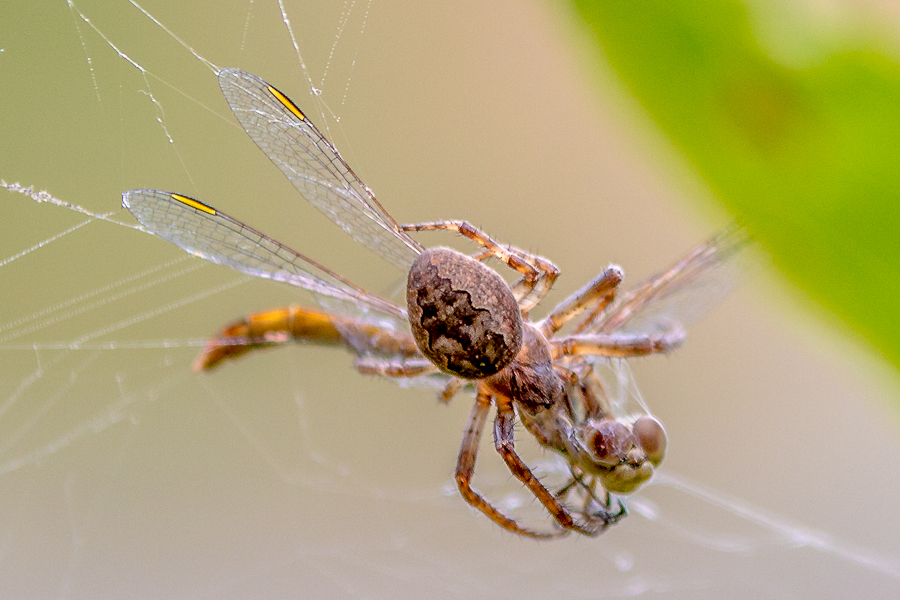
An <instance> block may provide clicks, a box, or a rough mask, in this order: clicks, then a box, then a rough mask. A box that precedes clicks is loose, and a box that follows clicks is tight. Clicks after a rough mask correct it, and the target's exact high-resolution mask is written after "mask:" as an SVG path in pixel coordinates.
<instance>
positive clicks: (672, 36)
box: [574, 0, 900, 366]
mask: <svg viewBox="0 0 900 600" xmlns="http://www.w3.org/2000/svg"><path fill="white" fill-rule="evenodd" d="M574 4H575V6H576V7H577V10H578V11H579V12H580V14H581V16H582V17H583V19H584V21H585V23H586V24H587V26H588V28H589V31H590V35H591V39H592V40H593V41H595V42H596V44H597V45H598V52H600V53H601V54H602V55H603V56H604V57H605V59H606V61H607V62H608V64H609V65H610V66H611V67H612V68H613V69H614V70H615V71H617V73H618V75H619V76H620V78H621V80H622V81H623V82H624V84H625V85H626V86H627V88H629V89H630V91H631V92H632V93H633V94H634V96H635V97H636V98H637V100H638V102H639V103H640V104H641V105H642V106H643V108H644V109H645V110H646V111H647V113H649V115H650V117H651V118H652V119H653V120H654V121H655V122H656V124H657V125H658V126H659V128H660V129H661V130H662V131H663V133H664V134H665V135H667V136H668V137H669V138H670V139H671V141H672V142H673V143H674V144H675V145H676V146H677V147H678V148H679V149H680V150H681V152H682V153H683V154H684V156H685V157H686V158H687V159H688V160H689V161H690V162H691V163H692V166H693V167H694V168H695V169H696V170H697V172H698V173H699V174H700V175H701V177H703V178H704V179H705V180H706V182H707V183H708V184H709V186H710V188H711V189H712V190H713V192H714V193H715V194H716V195H717V196H718V197H719V198H720V199H721V201H722V202H723V203H724V204H725V205H726V207H727V208H728V209H729V210H730V211H731V212H732V213H733V214H734V215H735V217H736V218H738V219H739V220H740V221H741V222H742V223H744V224H745V225H746V226H747V227H748V228H749V229H750V231H751V232H752V234H753V235H754V237H756V238H757V239H758V240H759V241H760V242H762V243H763V244H764V245H765V246H766V247H767V249H768V250H769V251H770V252H771V253H772V255H773V257H774V259H775V261H776V263H778V265H779V266H780V268H781V269H782V270H783V271H784V272H785V273H786V274H787V275H788V276H789V277H790V278H792V279H793V280H794V281H795V282H796V283H797V284H799V285H800V286H801V287H803V288H804V289H805V290H806V291H807V292H808V293H809V294H810V295H811V296H812V297H813V298H815V299H816V300H818V301H819V302H820V303H821V304H823V305H824V306H825V307H826V308H828V309H829V310H831V311H833V312H834V313H835V314H837V315H838V316H839V317H840V318H841V319H843V320H844V321H845V322H846V323H847V324H848V325H849V326H850V327H851V328H852V329H853V330H855V331H857V332H858V333H859V334H860V335H861V336H863V337H864V338H866V339H867V340H869V341H870V342H871V343H872V344H873V345H874V346H875V347H876V348H877V349H878V350H880V352H881V353H882V354H883V355H884V356H885V357H886V358H888V359H889V360H890V361H892V362H893V363H894V365H896V366H900V64H898V62H897V60H896V57H894V56H888V54H887V52H886V51H883V50H879V48H878V47H877V45H876V44H875V43H874V42H873V41H872V39H869V38H867V37H866V35H867V34H863V33H860V32H859V31H846V30H841V29H840V28H839V27H835V28H833V29H832V30H831V31H827V30H823V28H822V26H821V25H822V22H821V21H815V20H814V19H808V18H804V17H803V16H802V15H800V16H799V17H798V18H791V16H792V15H791V14H790V13H788V12H787V10H789V9H790V6H791V5H790V3H784V4H781V3H771V4H767V3H749V2H748V3H744V2H739V1H735V0H703V1H700V2H698V1H697V0H659V1H636V0H615V1H598V0H576V1H575V2H574ZM794 8H795V9H797V10H799V9H800V8H801V7H794ZM763 9H769V10H772V9H774V10H778V11H781V12H780V13H779V14H766V13H764V12H761V11H762V10H763ZM794 16H796V15H794ZM860 31H861V30H860Z"/></svg>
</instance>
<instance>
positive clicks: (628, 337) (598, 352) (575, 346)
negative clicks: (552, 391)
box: [550, 327, 685, 359]
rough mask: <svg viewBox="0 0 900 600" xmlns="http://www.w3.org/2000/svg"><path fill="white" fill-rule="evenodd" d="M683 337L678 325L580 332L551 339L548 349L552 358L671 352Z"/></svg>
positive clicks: (620, 356) (626, 355) (626, 356)
mask: <svg viewBox="0 0 900 600" xmlns="http://www.w3.org/2000/svg"><path fill="white" fill-rule="evenodd" d="M684 338H685V333H684V330H683V329H681V328H678V327H676V328H673V329H670V330H669V331H662V332H660V333H656V334H635V335H632V334H626V333H612V334H605V333H582V334H575V335H569V336H564V337H560V338H556V339H553V340H550V349H551V353H552V356H553V358H554V359H556V358H559V357H561V356H579V355H585V354H586V355H590V356H607V357H610V358H629V357H633V356H647V355H648V354H660V353H663V354H664V353H666V352H671V351H672V350H674V349H676V348H678V347H679V346H680V345H681V344H682V343H683V342H684Z"/></svg>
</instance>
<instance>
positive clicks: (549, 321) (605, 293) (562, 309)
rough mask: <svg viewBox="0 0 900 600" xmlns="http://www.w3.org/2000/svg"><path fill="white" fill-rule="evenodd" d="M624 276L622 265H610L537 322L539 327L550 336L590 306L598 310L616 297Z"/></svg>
mask: <svg viewBox="0 0 900 600" xmlns="http://www.w3.org/2000/svg"><path fill="white" fill-rule="evenodd" d="M624 278H625V274H624V273H623V272H622V268H621V267H619V266H617V265H610V266H609V267H607V268H606V269H605V270H604V271H603V272H602V273H600V274H599V275H597V276H596V277H595V278H594V279H593V280H591V281H589V282H588V283H587V285H585V286H584V287H583V288H581V289H580V290H578V291H577V292H575V293H574V294H572V295H571V296H569V297H568V298H566V299H565V300H563V301H562V302H560V303H559V304H557V305H556V307H555V308H554V309H553V310H552V311H551V312H550V314H549V315H547V316H546V317H545V318H544V319H542V320H541V321H540V322H539V323H538V324H537V326H538V329H540V330H541V333H543V334H544V335H545V336H547V337H550V336H551V335H553V334H554V333H556V332H557V331H559V330H560V329H561V328H562V327H563V326H564V325H565V324H566V323H568V322H569V321H570V320H572V319H574V318H575V317H577V316H578V315H579V314H581V313H582V312H584V311H585V310H586V309H588V308H589V307H591V306H595V309H594V310H595V311H596V310H597V309H598V307H605V306H607V305H608V304H609V303H610V302H612V300H613V298H615V294H616V289H617V288H618V287H619V284H620V283H622V279H624ZM599 309H600V310H602V308H599ZM592 314H593V313H592ZM588 320H590V319H588Z"/></svg>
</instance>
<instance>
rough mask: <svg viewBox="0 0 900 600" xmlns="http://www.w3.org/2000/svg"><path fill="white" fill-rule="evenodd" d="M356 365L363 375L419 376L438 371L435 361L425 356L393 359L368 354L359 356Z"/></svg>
mask: <svg viewBox="0 0 900 600" xmlns="http://www.w3.org/2000/svg"><path fill="white" fill-rule="evenodd" d="M354 366H355V367H356V370H357V371H359V372H360V373H362V374H363V375H382V376H384V377H417V376H419V375H428V374H431V373H437V371H438V370H437V367H435V366H434V363H433V362H431V361H430V360H428V359H425V358H402V359H400V360H392V359H384V358H373V357H369V356H366V357H360V358H357V359H356V362H355V363H354Z"/></svg>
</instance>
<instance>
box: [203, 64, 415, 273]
mask: <svg viewBox="0 0 900 600" xmlns="http://www.w3.org/2000/svg"><path fill="white" fill-rule="evenodd" d="M219 86H220V87H221V88H222V93H223V94H224V95H225V99H226V100H227V101H228V104H229V106H231V110H232V111H233V112H234V115H235V116H236V117H237V120H238V121H239V122H240V123H241V126H243V128H244V130H245V131H246V132H247V135H249V136H250V138H251V139H252V140H253V141H254V142H256V145H257V146H259V148H260V149H261V150H262V151H263V152H264V153H265V155H266V156H268V157H269V159H270V160H271V161H272V162H273V163H275V165H276V166H278V168H279V169H281V172H282V173H284V174H285V175H286V176H287V178H288V179H289V180H290V181H291V183H292V184H294V187H295V188H297V191H298V192H300V194H302V195H303V197H304V198H306V199H307V200H308V201H309V202H310V203H312V204H313V206H315V207H316V208H318V209H319V210H321V211H322V212H323V213H325V214H326V215H327V216H328V218H329V219H331V220H332V221H334V222H335V223H337V224H338V225H339V226H340V227H341V229H343V230H344V231H346V232H347V233H349V234H350V235H351V236H352V237H353V239H355V240H356V241H358V242H360V243H361V244H363V245H364V246H366V247H367V248H369V249H370V250H372V251H373V252H375V253H376V254H379V255H380V256H382V257H383V258H385V259H386V260H388V261H389V262H391V263H393V264H395V265H397V266H398V267H400V268H401V269H403V270H404V271H407V270H409V266H410V265H411V264H412V261H413V260H415V258H416V255H417V254H419V253H420V252H422V246H421V245H420V244H419V243H418V242H416V241H415V240H414V239H412V238H411V237H410V236H409V235H408V234H407V233H406V232H404V231H402V230H401V229H400V228H399V227H398V226H397V223H396V221H394V219H393V218H392V217H391V216H390V215H389V214H388V213H387V212H386V211H385V210H384V208H382V206H381V205H380V204H379V203H378V201H377V200H376V199H375V196H374V194H373V193H372V191H371V190H370V189H369V188H367V187H366V186H365V184H363V182H362V181H360V179H359V177H357V176H356V174H355V173H354V172H353V170H352V169H350V167H349V166H348V165H347V163H346V162H344V159H343V158H341V155H340V154H338V151H337V150H336V149H335V147H334V146H332V145H331V142H329V141H328V140H327V139H325V136H323V135H322V134H321V133H320V132H319V130H318V129H317V128H316V126H315V125H313V124H312V122H310V121H309V119H307V118H306V115H305V114H304V113H303V112H302V111H301V110H300V109H299V108H297V106H296V105H295V104H294V103H293V102H291V100H290V99H289V98H288V97H287V96H285V95H284V94H282V93H281V92H279V91H278V90H277V89H275V88H274V87H272V86H271V85H269V84H267V83H266V82H265V81H263V80H262V79H260V78H258V77H256V76H254V75H250V74H249V73H245V72H243V71H239V70H237V69H223V70H222V71H220V72H219Z"/></svg>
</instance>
